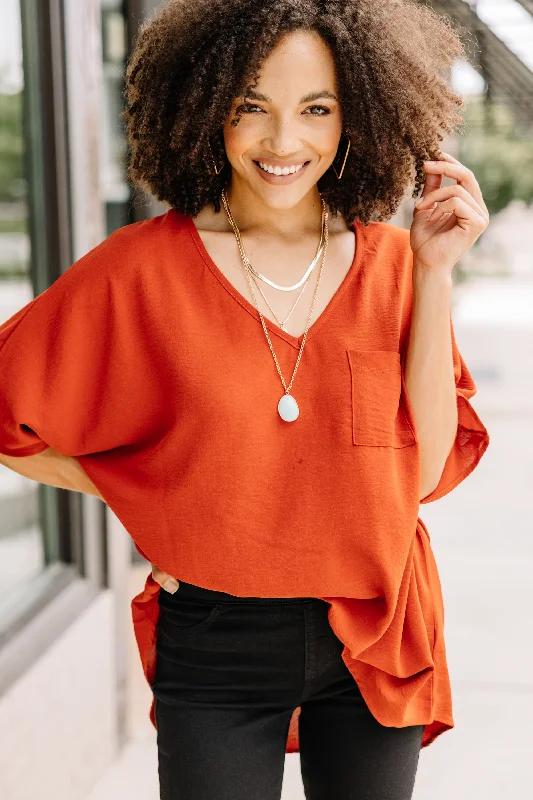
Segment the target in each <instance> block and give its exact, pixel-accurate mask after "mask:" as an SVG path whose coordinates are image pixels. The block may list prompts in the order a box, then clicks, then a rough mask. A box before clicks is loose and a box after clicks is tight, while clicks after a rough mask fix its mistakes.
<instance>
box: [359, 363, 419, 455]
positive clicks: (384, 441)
mask: <svg viewBox="0 0 533 800" xmlns="http://www.w3.org/2000/svg"><path fill="white" fill-rule="evenodd" d="M346 352H347V354H348V361H349V364H350V371H351V383H352V432H353V443H354V444H357V445H366V446H368V447H407V446H408V445H411V444H415V443H416V441H417V438H416V433H415V424H414V418H413V415H412V410H411V407H410V404H409V402H408V399H407V396H406V394H405V391H404V387H403V386H402V371H401V363H400V354H399V353H397V352H396V351H395V350H347V351H346Z"/></svg>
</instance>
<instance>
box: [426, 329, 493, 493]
mask: <svg viewBox="0 0 533 800" xmlns="http://www.w3.org/2000/svg"><path fill="white" fill-rule="evenodd" d="M450 328H451V335H452V354H453V371H454V375H455V392H456V396H457V411H458V417H459V419H458V424H457V433H456V436H455V441H454V443H453V446H452V449H451V450H450V453H449V455H448V458H447V459H446V463H445V465H444V469H443V471H442V474H441V476H440V480H439V482H438V484H437V486H436V487H435V489H434V490H433V491H432V492H431V493H430V494H428V495H427V497H424V498H423V499H422V500H421V501H420V502H421V503H431V502H432V501H433V500H438V499H439V498H440V497H443V496H444V495H445V494H448V492H451V491H452V489H455V487H456V486H458V485H459V484H460V483H461V481H464V479H465V478H466V477H467V476H468V475H470V473H471V472H472V471H473V470H474V469H475V468H476V466H477V465H478V463H479V461H480V459H481V457H482V455H483V453H484V452H485V450H486V449H487V447H488V444H489V435H488V433H487V429H486V428H485V426H484V425H483V423H482V422H481V420H480V418H479V417H478V415H477V414H476V412H475V410H474V408H473V407H472V405H471V403H470V399H471V398H472V397H473V396H474V395H475V394H476V392H477V387H476V385H475V383H474V381H473V379H472V376H471V374H470V372H469V371H468V368H467V366H466V364H465V362H464V360H463V358H462V356H461V353H460V352H459V349H458V347H457V343H456V341H455V333H454V328H453V322H452V319H451V316H450Z"/></svg>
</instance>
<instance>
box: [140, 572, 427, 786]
mask: <svg viewBox="0 0 533 800" xmlns="http://www.w3.org/2000/svg"><path fill="white" fill-rule="evenodd" d="M159 606H160V617H159V625H158V633H157V643H156V671H155V678H154V681H153V684H152V690H153V693H154V697H155V715H156V722H157V746H158V762H159V785H160V796H161V800H280V796H281V785H282V778H283V768H284V763H285V745H286V739H287V731H288V727H289V721H290V718H291V715H292V712H293V710H294V709H295V708H296V707H298V706H301V712H300V718H299V729H298V730H299V740H300V764H301V772H302V779H303V785H304V790H305V796H306V798H307V800H408V798H410V797H411V796H412V792H413V786H414V781H415V775H416V771H417V767H418V759H419V755H420V746H421V740H422V732H423V727H424V726H423V725H416V726H409V727H405V728H391V727H385V726H383V725H381V724H380V723H379V722H377V720H376V719H375V718H374V717H373V716H372V714H371V713H370V711H369V710H368V707H367V706H366V703H365V702H364V700H363V698H362V696H361V693H360V691H359V688H358V686H357V684H356V682H355V681H354V679H353V677H352V675H351V674H350V672H349V671H348V668H347V667H346V665H345V664H344V662H343V660H342V658H341V653H342V650H343V644H342V642H341V641H340V640H339V639H338V638H337V637H336V636H335V634H334V633H333V631H332V629H331V627H330V625H329V622H328V608H329V604H328V603H326V602H325V601H323V600H319V599H317V598H312V597H309V598H242V597H235V596H234V595H230V594H225V593H224V592H213V591H210V590H207V589H203V588H200V587H197V586H194V585H192V584H188V583H185V582H183V581H180V587H179V589H178V591H177V592H176V593H175V594H174V595H171V594H169V593H168V592H166V591H165V590H164V589H162V590H161V592H160V593H159Z"/></svg>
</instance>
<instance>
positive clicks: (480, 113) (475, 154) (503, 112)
mask: <svg viewBox="0 0 533 800" xmlns="http://www.w3.org/2000/svg"><path fill="white" fill-rule="evenodd" d="M458 158H459V160H460V161H461V162H462V163H463V164H465V166H467V167H469V168H470V169H471V170H472V171H473V172H474V174H475V176H476V178H477V180H478V181H479V185H480V187H481V191H482V192H483V197H484V199H485V202H486V204H487V207H488V209H489V212H490V213H491V214H494V213H496V212H498V211H501V210H502V209H503V208H505V207H506V206H507V205H508V204H509V203H510V202H511V200H524V201H525V202H526V203H528V204H531V203H533V131H531V132H530V133H529V135H526V134H522V133H521V132H520V131H518V130H517V128H516V125H515V121H514V118H513V115H512V113H511V111H510V110H509V109H508V108H507V107H506V106H503V105H499V104H495V103H490V104H489V103H487V102H485V101H484V98H483V97H482V96H481V97H472V98H470V99H468V101H467V106H466V113H465V127H464V132H463V135H462V136H460V137H459V155H458Z"/></svg>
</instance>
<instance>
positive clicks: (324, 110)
mask: <svg viewBox="0 0 533 800" xmlns="http://www.w3.org/2000/svg"><path fill="white" fill-rule="evenodd" d="M311 109H315V110H316V109H318V111H319V112H320V113H318V114H315V113H313V114H311V116H312V117H326V116H327V115H328V114H331V109H330V108H328V107H327V106H309V108H306V109H305V110H306V111H310V110H311Z"/></svg>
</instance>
